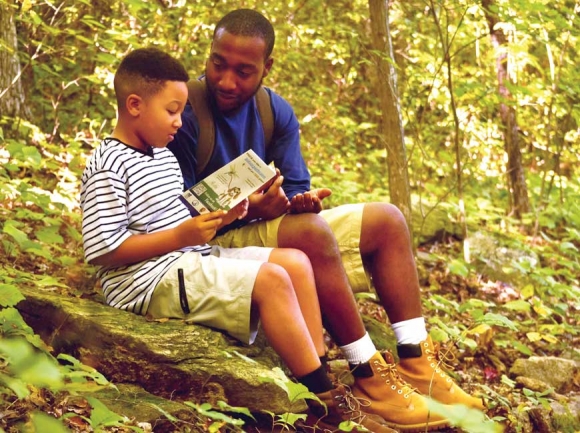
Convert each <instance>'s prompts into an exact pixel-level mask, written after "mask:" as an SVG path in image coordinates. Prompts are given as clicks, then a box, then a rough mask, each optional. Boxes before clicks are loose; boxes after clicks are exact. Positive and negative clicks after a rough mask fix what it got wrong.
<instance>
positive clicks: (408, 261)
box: [360, 203, 422, 323]
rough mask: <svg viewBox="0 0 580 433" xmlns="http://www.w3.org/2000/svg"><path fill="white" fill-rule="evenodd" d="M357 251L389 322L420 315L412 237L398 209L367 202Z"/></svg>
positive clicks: (386, 204) (384, 204)
mask: <svg viewBox="0 0 580 433" xmlns="http://www.w3.org/2000/svg"><path fill="white" fill-rule="evenodd" d="M360 251H361V255H362V256H363V260H365V262H366V263H367V264H368V265H369V269H370V271H371V276H372V279H373V284H374V286H375V289H376V291H377V294H378V295H379V298H380V300H381V303H382V305H383V307H384V308H385V311H386V312H387V315H388V316H389V321H390V322H391V323H397V322H402V321H403V320H408V319H413V318H416V317H421V316H422V313H421V299H420V296H421V295H420V290H419V278H418V276H417V268H416V265H415V258H414V257H413V249H412V246H411V237H410V234H409V229H408V227H407V223H406V221H405V217H404V216H403V214H402V213H401V211H400V210H399V209H398V208H397V207H395V206H393V205H391V204H388V203H368V204H366V205H365V207H364V210H363V217H362V229H361V237H360Z"/></svg>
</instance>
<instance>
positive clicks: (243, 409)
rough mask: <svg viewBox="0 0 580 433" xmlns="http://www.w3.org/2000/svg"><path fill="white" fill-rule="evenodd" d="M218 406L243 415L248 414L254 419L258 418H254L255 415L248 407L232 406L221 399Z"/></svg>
mask: <svg viewBox="0 0 580 433" xmlns="http://www.w3.org/2000/svg"><path fill="white" fill-rule="evenodd" d="M218 407H219V408H220V410H223V411H226V412H233V413H241V414H243V415H246V416H247V417H249V418H252V419H253V420H255V419H256V418H254V416H253V415H252V412H250V410H249V409H248V408H247V407H237V406H230V405H229V404H227V403H226V402H225V401H221V400H220V401H218Z"/></svg>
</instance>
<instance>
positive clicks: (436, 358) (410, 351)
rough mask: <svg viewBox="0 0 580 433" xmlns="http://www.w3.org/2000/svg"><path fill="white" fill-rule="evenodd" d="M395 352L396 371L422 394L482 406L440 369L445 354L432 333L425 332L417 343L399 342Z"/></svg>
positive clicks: (474, 406) (483, 407)
mask: <svg viewBox="0 0 580 433" xmlns="http://www.w3.org/2000/svg"><path fill="white" fill-rule="evenodd" d="M397 352H398V354H399V365H397V370H398V371H399V374H400V375H401V377H402V378H403V379H404V380H405V381H407V382H408V383H409V384H411V385H412V386H414V387H415V388H417V389H418V390H419V392H420V393H421V394H423V395H427V396H430V397H432V398H434V399H435V400H437V401H439V402H441V403H445V404H464V405H465V406H468V407H471V408H474V409H479V410H483V409H485V406H484V405H483V402H482V400H481V399H480V398H475V397H472V396H471V395H469V394H467V393H466V392H465V391H463V390H462V389H461V388H460V387H459V386H457V384H456V383H455V382H454V381H453V380H452V379H451V378H450V377H449V376H448V375H447V374H446V373H445V372H444V371H443V370H442V366H443V365H445V364H444V361H445V357H444V356H442V354H441V352H440V350H439V345H438V344H433V341H432V340H431V337H429V336H428V337H427V339H426V340H425V341H422V342H421V343H420V344H402V345H398V346H397Z"/></svg>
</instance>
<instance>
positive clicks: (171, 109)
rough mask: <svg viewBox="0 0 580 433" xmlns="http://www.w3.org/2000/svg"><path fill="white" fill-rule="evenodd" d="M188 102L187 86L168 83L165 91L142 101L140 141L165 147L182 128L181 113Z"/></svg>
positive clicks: (181, 83) (146, 144) (164, 88)
mask: <svg viewBox="0 0 580 433" xmlns="http://www.w3.org/2000/svg"><path fill="white" fill-rule="evenodd" d="M186 102H187V84H186V83H184V82H182V81H167V82H166V83H165V86H164V87H163V90H161V91H160V92H157V93H156V94H155V95H153V96H150V97H148V98H144V99H142V105H141V107H140V112H139V125H140V128H139V131H138V133H137V135H138V138H139V140H140V141H141V143H142V144H143V145H144V146H145V148H146V147H147V146H152V147H165V146H167V145H168V144H169V142H170V141H172V140H173V138H174V137H175V134H176V132H177V130H178V129H179V128H181V113H183V109H184V108H185V103H186Z"/></svg>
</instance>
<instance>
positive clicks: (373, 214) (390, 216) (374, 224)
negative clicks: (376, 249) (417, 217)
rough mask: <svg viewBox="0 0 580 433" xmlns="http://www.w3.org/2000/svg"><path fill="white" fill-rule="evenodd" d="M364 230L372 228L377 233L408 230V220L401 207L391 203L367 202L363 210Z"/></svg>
mask: <svg viewBox="0 0 580 433" xmlns="http://www.w3.org/2000/svg"><path fill="white" fill-rule="evenodd" d="M362 225H363V231H364V230H365V228H367V229H372V230H373V232H375V233H377V234H381V233H385V232H387V233H390V234H394V233H396V232H400V231H403V232H407V231H408V228H407V221H406V220H405V216H404V215H403V213H402V212H401V211H400V209H399V208H398V207H397V206H395V205H393V204H390V203H378V202H376V203H367V204H365V207H364V210H363V220H362Z"/></svg>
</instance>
